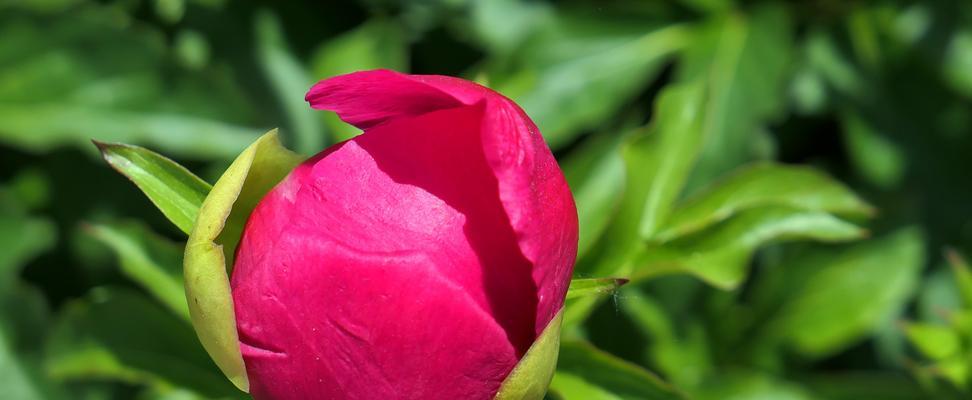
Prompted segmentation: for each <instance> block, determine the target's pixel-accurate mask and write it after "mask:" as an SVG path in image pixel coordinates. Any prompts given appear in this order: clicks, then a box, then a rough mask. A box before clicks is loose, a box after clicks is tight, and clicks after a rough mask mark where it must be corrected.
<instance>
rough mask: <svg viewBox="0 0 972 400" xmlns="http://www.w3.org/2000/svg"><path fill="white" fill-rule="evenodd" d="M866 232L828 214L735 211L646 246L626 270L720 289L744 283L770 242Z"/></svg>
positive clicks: (845, 237)
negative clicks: (678, 276) (684, 276)
mask: <svg viewBox="0 0 972 400" xmlns="http://www.w3.org/2000/svg"><path fill="white" fill-rule="evenodd" d="M864 234H865V231H864V230H862V229H861V228H859V227H857V226H855V225H853V224H851V223H848V222H844V221H842V220H840V219H839V218H836V217H834V216H832V215H830V214H826V213H821V212H817V211H805V210H799V209H793V208H787V207H766V208H757V209H753V210H748V211H745V212H742V213H740V214H739V215H737V216H736V217H734V218H732V219H730V220H729V221H727V222H726V223H724V224H721V225H719V226H717V227H715V228H713V229H711V230H707V231H705V232H702V233H701V234H699V235H696V236H692V237H687V238H685V239H683V240H680V241H675V242H670V243H667V244H664V245H648V246H645V248H644V249H643V250H642V253H641V254H640V256H639V257H638V258H636V259H635V261H633V263H632V265H631V268H632V269H633V270H634V271H635V272H634V274H633V275H632V280H641V279H645V278H648V277H651V276H656V275H659V274H665V273H689V274H692V275H695V276H697V277H698V278H699V279H702V280H704V281H706V282H707V283H709V284H711V285H714V286H716V287H718V288H721V289H733V288H735V287H737V286H738V285H739V284H741V283H742V282H743V280H744V279H745V278H746V274H747V271H748V268H747V267H748V266H749V261H750V259H751V258H752V256H753V253H754V252H755V251H756V250H757V249H759V248H760V247H761V246H763V245H765V244H767V243H771V242H774V241H781V240H795V239H804V240H806V239H809V240H817V241H825V242H835V241H846V240H852V239H858V238H861V237H862V236H863V235H864Z"/></svg>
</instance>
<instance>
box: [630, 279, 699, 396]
mask: <svg viewBox="0 0 972 400" xmlns="http://www.w3.org/2000/svg"><path fill="white" fill-rule="evenodd" d="M619 305H620V309H621V311H622V312H623V313H624V314H625V315H627V316H628V318H629V319H630V320H631V322H632V323H633V324H634V326H635V328H637V329H638V331H639V332H640V333H642V334H643V335H644V337H645V338H646V339H647V340H648V342H649V343H651V345H650V346H647V349H646V350H647V355H648V358H649V359H650V361H651V363H652V364H651V365H656V366H657V367H658V369H659V371H660V372H662V374H664V376H666V377H667V378H668V379H670V380H671V381H672V382H673V383H675V384H676V385H678V386H679V387H696V386H698V385H699V384H700V382H701V381H702V379H703V378H705V377H706V376H709V374H711V373H712V368H713V365H714V362H713V361H714V360H712V356H711V354H710V349H709V347H708V346H709V342H708V340H709V338H707V337H706V333H705V328H704V327H702V326H701V325H699V324H695V325H693V326H691V329H689V330H688V331H686V332H680V331H679V330H677V329H676V326H675V321H674V318H673V317H672V315H671V313H670V312H669V311H666V310H665V308H663V307H662V306H661V304H659V303H658V302H657V301H655V300H654V299H652V298H651V297H649V296H647V295H646V294H644V293H643V292H642V291H637V290H632V289H627V291H626V295H625V296H624V299H623V301H620V302H619Z"/></svg>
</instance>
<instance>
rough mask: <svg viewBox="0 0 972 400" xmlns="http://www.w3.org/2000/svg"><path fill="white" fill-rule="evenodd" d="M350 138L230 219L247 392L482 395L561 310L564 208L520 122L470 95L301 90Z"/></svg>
mask: <svg viewBox="0 0 972 400" xmlns="http://www.w3.org/2000/svg"><path fill="white" fill-rule="evenodd" d="M306 98H307V100H308V101H309V102H310V104H311V106H312V107H313V108H316V109H325V110H332V111H335V112H337V113H338V115H339V116H340V117H341V118H342V119H343V120H344V121H346V122H348V123H350V124H352V125H355V126H357V127H359V128H361V129H363V130H364V133H363V134H362V135H360V136H358V137H356V138H354V139H351V140H349V141H346V142H343V143H340V144H337V145H335V146H333V147H331V148H329V149H327V150H325V151H323V152H321V153H320V154H318V155H316V156H314V157H312V158H311V159H309V160H307V161H306V162H304V163H303V164H301V165H300V166H298V167H297V168H296V169H294V170H293V171H292V172H291V173H290V175H289V176H288V177H287V178H286V179H284V180H283V181H282V182H281V183H280V184H278V185H277V186H276V187H275V188H274V189H273V190H272V191H271V192H270V193H269V194H267V195H266V196H265V197H264V198H263V199H262V200H261V202H260V203H259V204H258V205H257V207H256V209H255V210H254V211H253V213H252V215H251V216H250V218H249V221H248V222H247V225H246V228H245V231H244V233H243V237H242V241H241V242H240V245H239V248H238V249H237V257H236V261H235V266H234V270H233V274H232V292H233V300H234V303H235V310H236V318H237V326H238V332H239V338H240V346H241V348H242V353H243V359H244V361H245V364H246V370H247V375H248V377H249V379H250V384H251V392H252V394H253V395H254V397H255V398H257V399H278V400H281V399H340V398H348V399H491V398H492V397H493V396H494V395H495V394H496V393H497V391H498V390H499V388H500V385H501V384H502V382H503V380H504V378H506V376H507V375H508V374H509V373H510V371H511V370H512V369H513V367H514V366H515V365H516V364H517V362H518V361H519V360H520V358H521V357H523V355H524V353H525V352H526V351H527V349H528V348H530V345H531V344H532V343H533V342H534V340H535V339H536V338H537V337H538V335H540V333H541V332H542V331H543V329H544V328H545V327H546V326H547V324H548V323H549V322H550V321H551V320H552V319H553V318H554V316H555V315H556V314H557V312H558V311H560V309H561V307H562V306H563V304H564V296H565V294H566V291H567V286H568V284H569V282H570V276H571V269H572V266H573V264H574V258H575V256H576V252H577V212H576V209H575V207H574V202H573V199H572V198H571V194H570V191H569V190H568V188H567V184H566V181H565V180H564V177H563V175H562V173H561V171H560V169H559V168H558V167H557V163H556V161H555V160H554V157H553V155H552V154H551V153H550V150H549V149H548V148H547V146H546V144H545V143H544V141H543V138H542V137H541V136H540V132H539V131H538V130H537V128H536V126H535V125H534V124H533V122H532V121H530V119H529V118H528V117H527V116H526V114H525V113H524V112H523V110H521V109H520V108H519V107H518V106H517V105H516V104H514V103H513V102H512V101H511V100H509V99H507V98H505V97H503V96H502V95H500V94H498V93H496V92H493V91H491V90H489V89H487V88H484V87H482V86H479V85H477V84H474V83H471V82H468V81H464V80H461V79H456V78H450V77H444V76H420V75H404V74H399V73H396V72H391V71H383V70H379V71H367V72H358V73H353V74H348V75H342V76H338V77H334V78H331V79H327V80H324V81H321V82H319V83H317V84H316V85H314V87H313V88H311V90H310V92H308V93H307V97H306Z"/></svg>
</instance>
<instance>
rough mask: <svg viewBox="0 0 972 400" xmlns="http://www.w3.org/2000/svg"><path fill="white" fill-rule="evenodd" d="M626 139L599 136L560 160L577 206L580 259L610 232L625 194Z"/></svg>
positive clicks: (578, 255) (614, 136) (578, 256)
mask: <svg viewBox="0 0 972 400" xmlns="http://www.w3.org/2000/svg"><path fill="white" fill-rule="evenodd" d="M623 137H624V136H623V135H603V134H602V135H597V136H595V137H592V138H590V139H588V140H587V141H586V142H584V144H583V145H582V147H581V148H579V149H577V150H576V151H574V152H572V153H570V155H569V156H567V157H566V158H564V159H561V160H560V166H561V168H562V169H563V171H564V176H566V178H567V183H568V185H569V186H570V188H571V191H572V192H573V194H574V203H575V204H576V205H577V219H578V227H579V229H580V232H579V238H578V243H577V258H578V259H580V258H583V257H584V256H585V255H586V254H587V252H588V251H589V250H590V249H591V248H592V247H593V246H594V244H595V243H596V242H597V240H598V239H599V238H600V237H601V235H602V234H603V233H604V231H605V230H606V229H607V228H608V224H609V223H610V221H611V218H612V217H613V216H614V214H615V213H616V212H617V210H618V206H619V205H620V198H621V196H620V195H622V193H623V191H624V159H623V158H622V157H621V143H622V140H623Z"/></svg>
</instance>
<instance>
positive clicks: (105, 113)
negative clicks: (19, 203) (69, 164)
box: [0, 4, 259, 158]
mask: <svg viewBox="0 0 972 400" xmlns="http://www.w3.org/2000/svg"><path fill="white" fill-rule="evenodd" d="M133 25H136V24H134V23H133V21H131V19H130V17H129V16H128V15H126V14H123V13H121V11H120V10H116V9H112V8H109V7H103V6H98V5H91V4H86V5H84V6H80V7H77V8H76V9H75V10H74V11H73V12H72V13H71V15H70V18H64V19H63V20H62V19H60V18H59V17H58V16H57V15H51V16H44V17H42V18H37V19H31V18H28V17H25V16H23V15H18V14H3V15H0V36H3V37H7V38H16V40H10V41H7V42H6V45H3V46H0V64H2V65H3V66H4V67H3V68H2V69H0V120H3V121H4V123H3V126H0V142H3V143H6V144H8V145H13V146H16V147H18V148H22V149H25V150H28V151H32V152H45V151H49V150H51V149H54V148H56V147H59V146H64V145H78V146H85V145H86V142H88V140H90V138H92V137H94V138H97V139H99V140H104V141H119V142H128V143H141V144H151V145H153V146H157V147H159V148H161V149H164V150H166V151H167V152H171V153H175V154H180V155H186V156H192V157H197V158H207V157H208V158H211V157H228V156H231V155H233V154H236V153H237V152H239V151H240V150H241V149H242V148H243V147H245V146H246V144H247V143H248V142H249V141H250V140H252V139H253V138H254V137H256V136H257V134H258V133H259V131H258V130H254V129H252V128H249V127H247V126H246V124H247V123H252V121H250V120H249V118H250V116H251V115H255V114H253V113H250V112H248V107H249V104H248V103H246V100H245V96H242V95H241V93H240V89H239V87H237V86H236V84H235V83H234V82H233V81H232V80H231V79H230V76H231V75H229V74H220V73H217V72H216V71H213V70H203V71H198V72H195V73H190V71H178V72H179V73H177V74H169V73H165V71H166V70H167V69H170V68H173V67H174V65H173V63H172V62H171V61H170V60H169V59H168V58H167V57H168V54H167V51H168V48H167V47H166V45H165V41H164V37H163V36H162V35H161V33H160V32H157V31H154V30H152V29H149V28H148V27H144V26H139V27H137V28H133Z"/></svg>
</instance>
